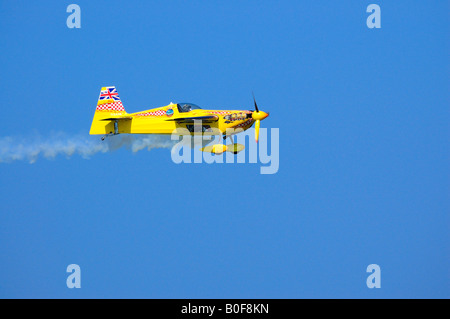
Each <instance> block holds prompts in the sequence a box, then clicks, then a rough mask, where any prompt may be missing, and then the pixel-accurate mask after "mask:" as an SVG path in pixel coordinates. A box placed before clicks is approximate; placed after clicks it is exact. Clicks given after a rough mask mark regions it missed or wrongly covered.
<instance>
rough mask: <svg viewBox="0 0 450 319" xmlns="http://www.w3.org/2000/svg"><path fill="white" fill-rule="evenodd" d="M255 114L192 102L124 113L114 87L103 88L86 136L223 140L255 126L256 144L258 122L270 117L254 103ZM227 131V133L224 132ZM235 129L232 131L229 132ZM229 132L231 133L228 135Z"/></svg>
mask: <svg viewBox="0 0 450 319" xmlns="http://www.w3.org/2000/svg"><path fill="white" fill-rule="evenodd" d="M253 102H254V104H255V110H254V111H241V110H230V111H222V110H203V109H201V108H200V107H199V106H197V105H195V104H192V103H170V104H169V105H167V106H163V107H158V108H155V109H150V110H146V111H141V112H137V113H131V114H129V113H127V112H126V111H125V108H124V106H123V104H122V101H121V100H120V97H119V93H118V92H117V89H116V87H115V86H107V87H102V89H101V91H100V96H99V98H98V102H97V109H96V110H95V114H94V119H93V120H92V125H91V130H90V132H89V134H91V135H94V134H101V135H103V137H102V140H104V139H105V137H107V136H111V135H117V134H122V133H127V134H172V133H175V134H180V135H184V134H190V135H194V134H196V133H199V134H205V135H219V134H220V135H222V136H223V139H224V140H226V138H227V137H229V138H230V139H231V142H232V143H233V138H232V136H231V135H233V134H236V133H237V132H242V131H245V130H247V129H249V128H250V127H251V126H252V125H253V123H255V140H256V142H258V138H259V127H260V122H261V120H263V119H265V118H266V117H267V116H269V114H268V113H265V112H263V111H260V110H259V109H258V105H257V104H256V100H255V96H253ZM227 129H228V131H227ZM230 129H234V130H230ZM230 132H231V133H230ZM243 149H244V146H243V145H241V144H234V143H233V144H231V145H223V144H215V145H212V146H206V147H204V148H202V149H201V150H202V151H204V152H211V153H216V154H221V153H223V152H225V151H229V152H232V153H235V154H236V153H238V152H240V151H242V150H243Z"/></svg>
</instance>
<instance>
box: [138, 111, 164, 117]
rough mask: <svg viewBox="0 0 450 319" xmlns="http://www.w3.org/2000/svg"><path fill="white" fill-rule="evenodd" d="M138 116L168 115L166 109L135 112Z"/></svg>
mask: <svg viewBox="0 0 450 319" xmlns="http://www.w3.org/2000/svg"><path fill="white" fill-rule="evenodd" d="M135 115H136V116H163V115H166V110H157V111H153V112H144V113H138V114H135Z"/></svg>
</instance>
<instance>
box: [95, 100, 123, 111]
mask: <svg viewBox="0 0 450 319" xmlns="http://www.w3.org/2000/svg"><path fill="white" fill-rule="evenodd" d="M97 111H119V112H125V108H124V107H123V105H122V102H121V101H117V102H114V103H105V104H99V105H97Z"/></svg>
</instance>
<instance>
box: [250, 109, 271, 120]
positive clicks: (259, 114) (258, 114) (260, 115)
mask: <svg viewBox="0 0 450 319" xmlns="http://www.w3.org/2000/svg"><path fill="white" fill-rule="evenodd" d="M268 116H269V113H266V112H263V111H259V112H256V111H255V112H253V113H252V118H253V119H254V120H255V121H257V120H264V119H265V118H266V117H268Z"/></svg>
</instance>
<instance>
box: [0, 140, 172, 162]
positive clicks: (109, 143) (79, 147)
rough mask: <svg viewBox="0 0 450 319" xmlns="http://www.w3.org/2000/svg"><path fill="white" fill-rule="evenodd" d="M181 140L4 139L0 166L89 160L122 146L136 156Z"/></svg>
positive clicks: (0, 145)
mask: <svg viewBox="0 0 450 319" xmlns="http://www.w3.org/2000/svg"><path fill="white" fill-rule="evenodd" d="M176 142H177V141H172V140H171V138H170V135H127V134H124V135H117V136H110V137H107V138H106V140H105V141H101V140H100V137H99V136H90V135H74V136H68V135H67V134H65V133H53V134H51V135H50V137H47V138H43V137H41V136H38V135H33V136H32V137H28V138H24V137H0V163H10V162H13V161H20V160H25V161H29V162H30V163H34V162H36V160H37V159H38V158H39V157H43V158H46V159H54V158H55V157H56V156H58V155H65V156H66V157H71V156H72V155H74V154H78V155H79V156H81V157H82V158H85V159H88V158H90V157H91V156H92V155H94V154H97V153H106V152H109V151H114V150H117V149H119V148H121V147H126V148H128V149H130V150H131V151H132V152H133V153H135V152H138V151H140V150H143V149H144V148H147V149H148V150H151V149H153V148H171V147H172V146H173V145H174V144H175V143H176Z"/></svg>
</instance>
